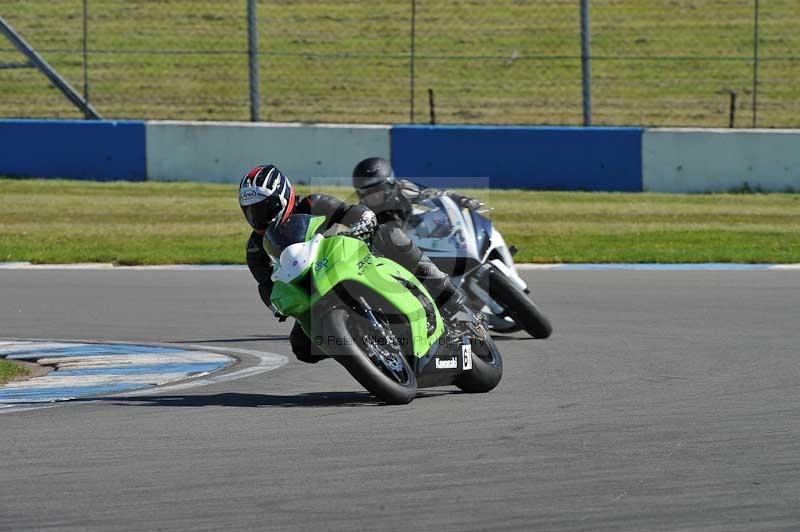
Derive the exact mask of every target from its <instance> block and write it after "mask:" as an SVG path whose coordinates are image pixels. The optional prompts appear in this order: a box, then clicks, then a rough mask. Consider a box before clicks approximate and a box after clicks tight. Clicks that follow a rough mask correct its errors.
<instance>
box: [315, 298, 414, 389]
mask: <svg viewBox="0 0 800 532" xmlns="http://www.w3.org/2000/svg"><path fill="white" fill-rule="evenodd" d="M378 319H379V320H380V321H382V322H383V320H381V319H380V316H378ZM384 326H386V327H389V323H388V322H386V323H385V324H384ZM395 327H396V324H395ZM321 330H322V336H323V338H336V339H341V340H342V341H341V342H340V343H341V345H339V342H337V345H336V346H334V347H332V348H331V349H330V351H331V353H330V354H331V356H332V357H333V358H334V359H335V360H336V361H337V362H339V363H340V364H341V365H342V366H344V367H345V369H346V370H347V371H348V372H349V373H350V375H352V376H353V378H354V379H355V380H357V381H358V382H359V383H360V384H361V385H362V386H363V387H364V388H366V389H367V390H368V391H369V392H370V393H371V394H372V395H374V396H375V397H377V398H378V399H381V400H383V401H386V402H387V403H389V404H393V405H403V404H407V403H410V402H411V401H413V400H414V397H416V395H417V378H416V375H414V370H413V369H412V368H411V366H410V364H409V363H408V360H406V357H405V353H404V352H403V348H402V344H401V342H381V343H380V344H379V343H378V342H375V341H371V340H369V339H370V338H373V337H374V335H375V328H374V327H372V324H370V323H369V322H368V321H367V319H366V318H364V317H363V316H359V315H357V314H355V313H354V312H352V311H351V310H349V309H344V308H335V309H333V310H332V311H331V312H329V313H328V314H327V315H326V316H325V317H324V318H323V320H322V323H321ZM365 339H366V341H365Z"/></svg>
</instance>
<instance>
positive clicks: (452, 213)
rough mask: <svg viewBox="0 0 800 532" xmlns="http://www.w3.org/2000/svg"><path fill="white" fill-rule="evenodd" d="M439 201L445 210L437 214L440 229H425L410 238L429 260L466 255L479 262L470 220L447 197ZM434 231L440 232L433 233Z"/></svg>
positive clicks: (473, 230)
mask: <svg viewBox="0 0 800 532" xmlns="http://www.w3.org/2000/svg"><path fill="white" fill-rule="evenodd" d="M439 199H440V200H441V202H442V205H443V206H444V208H445V210H444V212H439V213H438V214H439V215H440V216H441V218H440V225H441V227H439V228H433V227H426V228H425V229H426V231H423V232H422V234H419V233H414V234H411V235H410V236H411V238H412V239H413V240H414V242H415V243H416V244H417V246H419V247H421V248H423V249H424V250H425V254H426V255H427V256H428V257H430V258H431V259H435V258H436V257H454V256H465V255H466V256H468V257H472V258H474V259H476V260H480V257H479V256H478V244H477V242H476V241H475V229H474V227H473V226H472V218H470V217H469V216H464V213H463V212H462V210H461V208H459V207H458V205H456V203H455V202H454V201H453V200H451V199H450V198H448V197H447V196H444V197H441V198H439ZM448 226H449V227H448ZM436 229H439V230H440V232H439V233H434V231H435V230H436Z"/></svg>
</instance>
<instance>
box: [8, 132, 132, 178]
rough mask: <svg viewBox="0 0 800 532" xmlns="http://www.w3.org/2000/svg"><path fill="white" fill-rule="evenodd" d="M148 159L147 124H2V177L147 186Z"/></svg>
mask: <svg viewBox="0 0 800 532" xmlns="http://www.w3.org/2000/svg"><path fill="white" fill-rule="evenodd" d="M145 157H146V156H145V126H144V122H135V121H96V120H0V175H7V176H16V177H64V178H70V179H91V180H95V181H111V180H126V181H144V179H145V177H146V175H147V173H146V172H147V168H146V164H145Z"/></svg>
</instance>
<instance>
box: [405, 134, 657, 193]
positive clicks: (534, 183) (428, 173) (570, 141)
mask: <svg viewBox="0 0 800 532" xmlns="http://www.w3.org/2000/svg"><path fill="white" fill-rule="evenodd" d="M643 131H644V130H643V129H641V128H566V127H536V128H530V127H488V126H395V127H393V128H392V132H391V136H392V139H391V142H392V164H393V166H394V169H395V174H396V175H398V176H400V177H409V178H412V179H415V180H418V181H420V182H422V183H425V184H428V185H433V186H454V185H460V186H465V187H466V186H491V187H492V188H536V189H551V190H596V191H601V190H603V191H632V192H638V191H641V190H642V133H643ZM487 178H488V180H487Z"/></svg>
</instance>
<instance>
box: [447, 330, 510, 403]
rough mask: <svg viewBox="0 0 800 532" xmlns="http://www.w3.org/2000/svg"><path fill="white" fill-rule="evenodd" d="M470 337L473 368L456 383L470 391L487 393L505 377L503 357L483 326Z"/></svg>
mask: <svg viewBox="0 0 800 532" xmlns="http://www.w3.org/2000/svg"><path fill="white" fill-rule="evenodd" d="M476 329H477V331H478V332H479V334H477V335H475V336H473V337H472V338H471V339H470V344H471V346H472V370H470V371H466V372H464V374H463V375H461V376H460V377H459V378H458V380H456V382H455V385H456V386H458V387H459V388H461V389H462V390H464V391H465V392H468V393H485V392H488V391H490V390H493V389H494V388H495V387H496V386H497V385H498V384H499V383H500V379H502V378H503V359H502V358H501V357H500V351H499V350H498V349H497V345H495V343H494V340H492V337H491V336H489V334H488V333H487V332H486V330H485V329H484V328H483V327H479V328H476Z"/></svg>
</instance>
